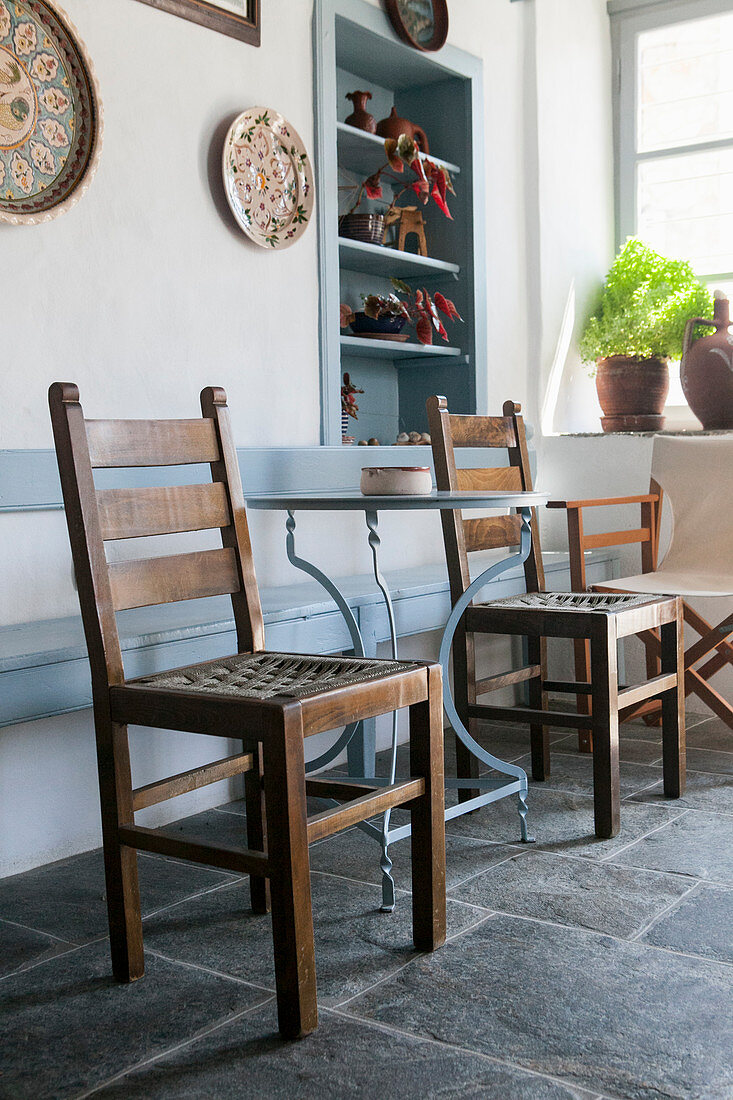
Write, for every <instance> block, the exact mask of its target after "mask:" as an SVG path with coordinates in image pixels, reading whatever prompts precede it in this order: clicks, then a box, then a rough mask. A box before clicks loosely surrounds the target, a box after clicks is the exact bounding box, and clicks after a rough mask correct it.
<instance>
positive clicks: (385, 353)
mask: <svg viewBox="0 0 733 1100" xmlns="http://www.w3.org/2000/svg"><path fill="white" fill-rule="evenodd" d="M341 350H342V352H343V354H344V355H358V356H360V357H361V358H363V359H434V358H435V357H436V356H437V357H440V356H445V357H447V358H455V357H457V356H460V354H461V349H460V348H451V347H448V345H447V344H431V345H430V346H425V345H423V344H412V343H409V342H406V343H400V342H399V341H398V340H369V339H366V340H365V339H363V338H362V337H360V336H342V337H341Z"/></svg>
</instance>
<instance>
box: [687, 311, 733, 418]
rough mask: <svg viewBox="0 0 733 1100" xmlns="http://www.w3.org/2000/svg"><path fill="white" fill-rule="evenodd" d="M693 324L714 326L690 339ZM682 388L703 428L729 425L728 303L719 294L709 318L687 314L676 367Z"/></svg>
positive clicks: (731, 343) (732, 380)
mask: <svg viewBox="0 0 733 1100" xmlns="http://www.w3.org/2000/svg"><path fill="white" fill-rule="evenodd" d="M696 325H709V326H710V327H711V328H714V329H715V332H713V333H711V334H710V336H703V337H702V338H701V339H700V340H695V341H693V339H692V334H693V332H694V331H695V326H696ZM680 381H681V383H682V392H683V393H684V395H685V398H686V400H687V404H688V405H689V406H690V408H691V409H692V411H693V412H694V414H695V416H696V417H697V419H698V420H699V421H700V422H701V424H702V426H703V428H704V429H705V430H706V431H715V430H716V429H718V430H721V429H727V428H733V335H731V332H730V306H729V302H728V299H727V298H724V297H723V296H722V295H721V296H720V297H716V299H715V309H714V313H713V320H712V321H707V320H704V319H703V318H700V317H691V318H690V320H689V321H688V322H687V324H686V326H685V339H684V344H683V350H682V365H681V367H680Z"/></svg>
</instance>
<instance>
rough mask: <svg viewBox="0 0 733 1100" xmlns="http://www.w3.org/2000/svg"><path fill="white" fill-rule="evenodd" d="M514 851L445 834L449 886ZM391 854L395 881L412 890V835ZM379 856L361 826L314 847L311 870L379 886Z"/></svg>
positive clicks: (502, 846)
mask: <svg viewBox="0 0 733 1100" xmlns="http://www.w3.org/2000/svg"><path fill="white" fill-rule="evenodd" d="M514 851H516V849H515V848H512V847H510V846H509V845H507V844H493V843H490V842H489V841H485V840H472V839H470V838H464V837H459V836H448V837H446V882H447V885H448V886H455V885H456V883H459V882H462V881H463V880H464V879H465V878H468V876H469V875H475V874H478V873H479V871H483V870H485V868H486V867H490V866H491V865H492V864H493V863H498V862H499V861H501V860H502V859H506V858H507V856H509V855H511V854H512V852H514ZM389 854H390V858H391V860H392V864H393V866H392V877H393V878H394V880H395V884H396V885H397V886H398V888H400V889H402V890H410V889H411V888H412V861H411V859H410V840H409V837H408V838H406V839H404V840H400V841H398V842H397V844H392V845H391V846H390V849H389ZM380 855H381V849H380V847H379V845H378V844H377V843H376V841H374V840H372V839H371V838H370V837H368V836H366V835H365V834H364V833H363V832H361V831H360V830H359V829H350V830H349V831H348V832H347V833H341V834H340V835H338V836H334V837H330V838H329V839H328V840H325V841H324V842H323V843H322V844H316V845H314V846H313V847H312V848H311V850H310V861H311V869H312V870H314V871H325V872H327V873H328V874H332V875H343V876H344V877H345V878H353V879H358V880H359V881H360V882H373V883H375V884H376V885H379V884H381V881H382V872H381V871H380V869H379V858H380Z"/></svg>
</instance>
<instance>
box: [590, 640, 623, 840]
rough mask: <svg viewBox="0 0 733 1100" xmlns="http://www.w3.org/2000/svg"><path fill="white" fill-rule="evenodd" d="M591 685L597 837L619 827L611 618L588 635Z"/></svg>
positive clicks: (615, 680) (611, 833)
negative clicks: (590, 635) (589, 636)
mask: <svg viewBox="0 0 733 1100" xmlns="http://www.w3.org/2000/svg"><path fill="white" fill-rule="evenodd" d="M590 652H591V683H592V684H593V807H594V816H595V829H596V836H598V837H604V838H609V837H613V836H616V834H617V833H618V831H619V828H620V796H619V788H620V780H619V764H618V659H617V655H616V636H615V630H614V628H613V625H612V621H611V620H610V619H607V620H604V621H603V622H601V623H599V626H598V629H597V630H596V631H595V632H594V635H593V637H592V638H591V645H590Z"/></svg>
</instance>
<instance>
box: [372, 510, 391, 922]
mask: <svg viewBox="0 0 733 1100" xmlns="http://www.w3.org/2000/svg"><path fill="white" fill-rule="evenodd" d="M364 518H365V519H366V525H367V527H368V529H369V547H370V549H371V551H372V566H373V569H374V579H375V581H376V582H377V585H378V587H379V590H380V592H381V593H382V596H383V598H384V606H385V607H386V609H387V618H388V619H389V636H390V641H391V643H392V656H393V658H394V659H395V660H397V628H396V626H395V618H394V607H393V606H392V597H391V595H390V591H389V588H388V587H387V582H386V581H385V579H384V577H383V576H382V573H381V570H380V568H379V548H380V546H381V545H382V540H381V539H380V537H379V534H378V531H377V528H378V526H379V513H378V512H376V511H367V512H365V513H364ZM396 776H397V711H393V712H392V757H391V761H390V768H389V782H390V783H394V781H395V778H396ZM391 813H392V811H391V810H386V811H385V814H384V818H383V819H382V835H381V845H382V858H381V860H380V862H379V866H380V869H381V871H382V912H383V913H391V912H392V910H393V909H394V907H395V885H394V879H393V878H392V874H391V871H392V860H391V859H390V857H389V851H388V849H389V823H390V818H391Z"/></svg>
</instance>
